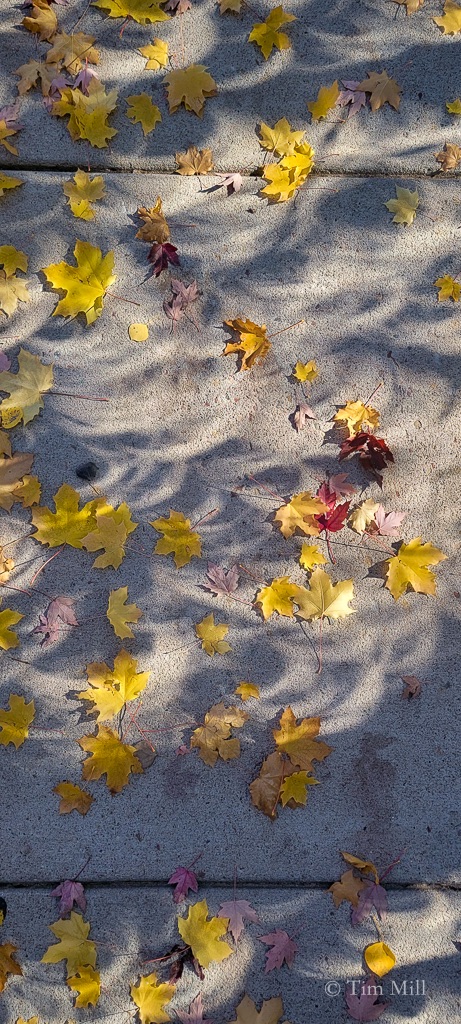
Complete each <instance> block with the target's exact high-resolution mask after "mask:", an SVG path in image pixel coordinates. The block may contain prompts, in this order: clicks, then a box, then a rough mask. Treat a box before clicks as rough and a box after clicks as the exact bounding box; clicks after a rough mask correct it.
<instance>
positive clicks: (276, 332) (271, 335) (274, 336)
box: [267, 317, 306, 339]
mask: <svg viewBox="0 0 461 1024" xmlns="http://www.w3.org/2000/svg"><path fill="white" fill-rule="evenodd" d="M305 323H306V321H305V320H304V317H302V318H301V320H297V321H296V323H295V324H289V326H288V327H282V329H281V331H274V334H268V335H267V337H268V339H269V338H277V336H278V335H279V334H284V332H285V331H291V330H292V329H293V327H297V326H298V324H305Z"/></svg>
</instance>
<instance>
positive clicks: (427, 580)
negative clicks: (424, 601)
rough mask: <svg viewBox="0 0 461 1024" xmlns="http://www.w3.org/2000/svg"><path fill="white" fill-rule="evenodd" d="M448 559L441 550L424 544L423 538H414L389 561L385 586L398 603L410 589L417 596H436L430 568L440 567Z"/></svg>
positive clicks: (402, 545) (434, 581)
mask: <svg viewBox="0 0 461 1024" xmlns="http://www.w3.org/2000/svg"><path fill="white" fill-rule="evenodd" d="M446 558H447V555H444V554H443V552H442V551H441V550H440V548H436V547H434V546H433V545H432V544H422V543H421V537H414V538H413V540H411V541H410V542H409V544H401V545H400V547H399V550H398V552H397V554H396V555H394V557H393V558H389V559H388V560H387V573H386V577H387V578H386V583H385V586H386V587H387V589H388V590H390V592H391V594H392V597H393V598H394V599H395V600H396V601H398V599H399V597H401V596H402V594H404V593H405V591H407V590H408V589H409V588H411V589H412V590H414V591H416V593H417V594H428V595H429V594H431V595H432V596H434V595H435V592H436V579H435V575H434V573H433V572H431V570H430V569H428V566H429V565H438V563H439V562H443V561H444V560H445V559H446Z"/></svg>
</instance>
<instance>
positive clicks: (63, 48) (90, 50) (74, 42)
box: [14, 32, 99, 96]
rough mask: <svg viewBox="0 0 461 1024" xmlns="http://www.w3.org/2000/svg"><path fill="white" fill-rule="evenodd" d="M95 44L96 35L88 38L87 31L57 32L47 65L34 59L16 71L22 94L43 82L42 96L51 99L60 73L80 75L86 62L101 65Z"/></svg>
mask: <svg viewBox="0 0 461 1024" xmlns="http://www.w3.org/2000/svg"><path fill="white" fill-rule="evenodd" d="M94 41H95V40H94V36H88V35H86V34H85V33H84V32H73V33H72V34H71V35H68V34H67V32H57V33H56V35H54V36H53V39H52V44H53V45H52V46H51V49H49V50H48V53H47V55H46V58H45V62H43V61H39V60H34V59H32V60H29V61H28V62H27V64H22V65H21V67H19V68H18V69H17V71H15V72H14V74H15V75H18V77H19V79H20V81H19V83H18V93H19V95H20V96H24V95H25V94H26V93H27V92H29V89H32V88H33V87H34V86H37V85H38V82H39V81H40V85H41V90H42V94H43V96H48V95H49V92H50V89H51V83H52V82H53V80H54V79H55V78H56V77H57V76H58V75H59V72H60V71H63V70H66V71H68V72H69V73H70V74H71V75H77V74H78V72H79V71H81V69H82V67H83V63H85V64H99V53H98V51H97V50H96V49H95V47H94V46H93V43H94Z"/></svg>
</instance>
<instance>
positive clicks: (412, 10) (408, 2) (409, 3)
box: [370, 0, 424, 1019]
mask: <svg viewBox="0 0 461 1024" xmlns="http://www.w3.org/2000/svg"><path fill="white" fill-rule="evenodd" d="M393 3H395V4H401V5H402V4H404V5H405V7H406V9H407V15H409V14H416V11H419V8H420V7H422V6H423V3H424V0H393ZM370 1019H371V1018H370Z"/></svg>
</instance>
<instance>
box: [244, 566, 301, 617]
mask: <svg viewBox="0 0 461 1024" xmlns="http://www.w3.org/2000/svg"><path fill="white" fill-rule="evenodd" d="M298 590H299V587H298V586H297V584H296V583H291V581H290V577H289V576H278V577H277V579H274V580H272V583H270V584H269V586H267V587H262V588H261V590H259V591H258V593H257V594H256V599H255V603H256V604H260V605H261V612H262V615H263V618H264V619H269V618H270V616H271V615H273V613H274V612H278V614H279V615H286V616H287V617H288V618H293V616H294V609H293V601H294V600H295V599H296V595H297V593H298Z"/></svg>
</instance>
